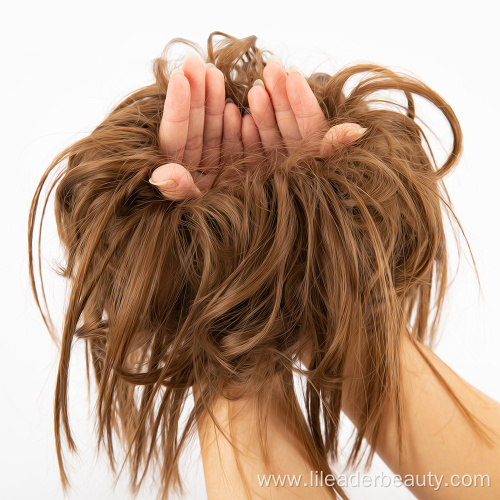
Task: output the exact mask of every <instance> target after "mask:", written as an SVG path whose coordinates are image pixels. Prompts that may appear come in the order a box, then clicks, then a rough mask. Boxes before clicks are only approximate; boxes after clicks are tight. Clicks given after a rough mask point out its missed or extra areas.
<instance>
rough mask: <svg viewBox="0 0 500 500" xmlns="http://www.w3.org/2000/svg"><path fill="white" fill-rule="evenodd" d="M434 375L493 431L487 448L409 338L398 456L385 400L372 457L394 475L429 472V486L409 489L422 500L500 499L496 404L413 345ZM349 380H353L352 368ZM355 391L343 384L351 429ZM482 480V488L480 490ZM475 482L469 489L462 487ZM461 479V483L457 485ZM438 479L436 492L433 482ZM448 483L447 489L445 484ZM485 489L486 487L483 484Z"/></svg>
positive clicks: (499, 411) (391, 407)
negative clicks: (400, 449) (463, 483)
mask: <svg viewBox="0 0 500 500" xmlns="http://www.w3.org/2000/svg"><path fill="white" fill-rule="evenodd" d="M418 345H419V346H420V347H421V349H422V350H423V352H424V353H425V355H426V356H427V357H428V359H429V360H430V361H431V362H432V363H433V365H434V366H435V368H436V369H437V370H438V372H439V373H440V374H441V375H442V376H443V378H444V379H445V380H446V382H447V383H448V384H449V385H450V386H451V388H452V389H454V391H455V392H456V394H457V396H458V397H459V398H460V399H461V400H462V401H463V402H464V404H465V406H466V407H467V408H468V409H469V410H470V411H471V412H472V414H473V415H474V416H475V417H477V418H478V419H479V420H481V421H482V422H483V423H485V424H486V425H487V426H488V427H490V428H491V429H492V430H494V431H496V433H497V437H495V436H492V439H493V443H492V444H491V445H488V444H487V443H486V442H485V441H484V440H482V439H481V437H480V436H479V435H478V434H477V433H476V432H475V431H474V429H473V428H472V427H471V425H470V424H469V422H468V421H467V420H466V418H465V416H464V415H463V414H462V413H461V412H460V410H459V408H458V407H457V406H456V405H455V403H454V402H453V401H452V399H451V397H450V396H449V395H448V393H447V392H446V390H445V389H444V387H443V386H442V385H441V383H440V382H439V381H438V379H437V378H436V376H435V375H434V373H433V372H432V370H431V368H430V367H429V366H428V365H427V363H426V362H425V360H424V359H423V358H422V356H421V355H420V353H419V351H418V349H417V347H415V346H414V345H413V343H412V342H411V340H410V339H409V338H408V337H406V336H405V337H404V338H403V339H402V345H401V354H402V367H401V368H402V369H401V389H402V390H401V392H402V404H403V411H404V414H403V425H404V427H403V429H402V440H403V453H402V456H401V457H400V458H401V460H400V461H399V463H398V460H397V456H398V447H397V434H396V406H395V403H394V401H388V403H387V405H386V408H385V413H384V417H383V420H382V424H381V429H380V437H379V441H378V446H377V449H376V451H377V453H378V454H379V455H380V456H381V458H382V459H383V460H384V461H385V462H386V464H387V465H388V466H389V467H390V468H391V470H392V471H393V472H394V473H395V474H398V475H401V476H403V477H404V476H405V475H406V474H412V475H413V476H416V475H417V474H418V475H419V476H420V477H421V478H422V477H423V475H428V474H429V473H431V474H434V475H435V476H436V477H435V478H433V484H434V486H429V485H428V484H427V486H425V487H414V488H411V489H412V492H413V494H414V495H415V496H416V497H417V498H419V499H422V500H444V499H458V498H474V499H485V500H486V499H497V498H500V438H499V437H498V436H500V404H499V403H497V402H496V401H494V400H493V399H491V398H490V397H488V396H486V395H485V394H483V393H482V392H480V391H479V390H477V389H476V388H474V387H473V386H471V385H470V384H468V383H467V382H466V381H465V380H463V379H462V378H461V377H459V376H458V375H457V374H456V373H455V372H454V371H453V370H452V369H451V368H450V367H449V366H448V365H446V364H445V363H444V362H443V361H442V360H441V359H440V358H439V357H438V356H437V355H436V354H434V353H433V352H432V351H431V350H430V349H429V348H428V347H426V346H425V345H423V344H421V343H419V344H418ZM351 369H352V374H351V375H352V376H353V377H352V378H353V379H354V380H355V379H356V370H355V369H354V368H351ZM357 394H359V387H357V386H356V382H349V383H346V391H345V393H344V398H343V403H342V407H343V410H344V412H345V413H346V414H347V416H348V417H349V418H350V419H351V420H352V422H353V423H354V424H355V425H356V422H357V421H358V416H359V407H358V405H357V404H356V401H357V400H358V396H357ZM476 475H481V476H483V480H482V481H483V482H484V486H483V487H481V484H482V483H481V478H480V477H476V479H474V477H475V476H476ZM469 476H471V477H472V481H476V484H477V486H475V487H474V482H473V483H472V485H471V486H467V484H468V483H469V482H470V481H471V479H470V478H469ZM462 477H464V482H465V485H461V486H454V485H456V484H460V481H461V478H462ZM440 479H441V484H440V486H439V488H438V487H437V483H438V481H439V480H440ZM446 484H448V486H446ZM488 485H489V486H488Z"/></svg>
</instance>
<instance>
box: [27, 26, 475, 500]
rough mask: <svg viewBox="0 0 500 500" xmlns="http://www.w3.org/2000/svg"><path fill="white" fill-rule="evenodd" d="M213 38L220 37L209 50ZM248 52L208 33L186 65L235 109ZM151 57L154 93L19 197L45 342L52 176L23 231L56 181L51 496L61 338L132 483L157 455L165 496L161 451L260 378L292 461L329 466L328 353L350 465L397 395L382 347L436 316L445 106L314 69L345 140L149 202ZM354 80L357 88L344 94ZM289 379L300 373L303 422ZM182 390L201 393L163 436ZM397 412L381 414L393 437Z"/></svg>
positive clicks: (176, 445) (395, 377)
mask: <svg viewBox="0 0 500 500" xmlns="http://www.w3.org/2000/svg"><path fill="white" fill-rule="evenodd" d="M216 36H221V37H222V38H221V40H219V41H218V43H216V44H214V37H216ZM179 41H181V42H185V43H188V44H190V45H192V46H194V45H193V44H191V43H189V42H187V41H185V40H182V39H175V40H172V42H170V44H169V46H170V45H171V44H173V43H175V42H179ZM256 42H257V39H256V37H254V36H250V37H247V38H244V39H236V38H233V37H231V36H229V35H226V34H224V33H220V32H215V33H212V34H211V35H210V37H209V39H208V44H207V49H208V50H207V54H206V57H205V55H204V54H203V57H204V58H205V59H206V62H211V63H213V64H215V65H216V66H217V67H218V68H219V69H220V70H221V71H222V72H223V73H224V75H225V85H226V95H227V96H228V97H230V98H231V99H232V100H233V101H234V102H235V103H236V104H237V105H238V106H239V107H240V109H241V111H242V113H243V112H245V110H246V109H247V108H248V100H247V95H248V91H249V89H250V88H251V86H252V84H253V82H254V81H255V80H256V79H257V78H262V71H263V68H264V67H265V65H266V55H268V54H270V52H268V51H264V50H261V49H259V48H258V47H257V45H256ZM194 47H195V48H196V46H194ZM168 64H169V62H168V61H167V59H166V57H165V56H162V57H160V58H158V59H156V60H155V62H154V74H155V80H156V81H155V83H153V84H152V85H149V86H147V87H144V88H142V89H140V90H138V91H136V92H134V93H132V94H131V95H129V96H127V97H126V98H125V99H123V101H122V102H121V103H120V104H119V105H118V106H116V107H115V108H114V109H113V110H112V111H111V112H110V113H109V116H107V117H106V118H105V120H104V121H103V122H102V123H101V124H100V125H99V126H97V127H96V128H95V130H94V131H93V132H92V133H91V134H90V135H89V136H88V137H85V138H84V139H81V140H79V141H77V142H76V143H75V144H73V145H71V146H70V147H68V148H67V149H65V150H64V151H63V152H62V153H60V154H59V155H58V156H57V157H56V158H55V159H54V161H53V162H52V164H51V165H50V166H49V168H48V170H47V171H46V172H45V174H44V175H43V177H42V179H41V181H40V183H39V185H38V188H37V190H36V193H35V196H34V199H33V202H32V206H31V211H30V217H29V235H28V236H29V252H30V260H29V268H30V278H31V283H32V287H33V291H34V294H35V297H36V301H37V304H38V307H39V309H40V311H41V313H42V315H43V317H44V320H45V322H46V325H47V327H48V328H49V331H50V332H51V334H52V335H53V336H54V338H56V336H55V329H54V327H53V324H52V321H51V319H50V315H49V314H48V311H47V310H46V309H47V307H46V305H47V304H46V301H45V292H44V290H43V282H42V295H43V300H44V302H45V312H44V311H43V310H42V306H41V303H40V300H39V297H38V293H37V287H36V283H35V276H34V274H35V272H34V257H33V246H34V245H33V237H34V229H35V219H36V213H37V207H38V205H39V203H40V199H41V193H42V188H43V186H44V184H45V182H46V180H47V178H48V176H49V174H50V173H51V172H52V170H54V169H55V168H56V167H58V166H62V168H61V171H60V172H59V174H58V175H57V177H56V179H55V180H54V182H53V183H52V184H51V186H50V189H49V191H48V193H47V196H46V199H45V203H44V206H43V212H42V217H41V221H40V233H41V224H42V220H43V214H44V213H45V208H46V206H47V202H48V199H49V196H50V194H51V192H52V191H53V189H55V215H56V220H57V228H58V234H59V237H60V240H61V242H62V244H63V246H64V248H65V250H66V263H65V264H64V265H63V266H62V274H63V276H65V277H66V278H68V280H69V282H70V284H71V288H70V294H69V302H68V305H67V312H66V314H65V319H64V327H63V332H62V340H61V356H60V361H59V370H58V375H57V386H56V392H55V421H54V425H55V439H56V448H57V456H58V461H59V468H60V473H61V479H62V483H63V486H64V491H67V486H68V485H69V481H68V477H67V475H66V472H65V469H64V465H63V462H64V459H63V453H62V437H63V436H64V437H65V438H66V440H67V443H68V445H69V448H70V449H71V450H72V451H75V450H76V446H75V442H74V440H73V438H72V435H71V432H70V426H69V421H68V407H67V397H68V392H67V386H68V371H69V364H70V357H71V352H72V344H73V341H74V339H81V340H84V342H85V346H86V359H87V379H88V382H89V384H90V378H89V360H90V361H91V363H92V365H93V369H94V372H95V376H96V381H97V386H98V399H97V419H98V424H99V425H98V445H99V447H100V446H101V443H102V444H104V445H105V447H106V449H107V453H108V456H109V459H110V464H111V467H112V468H113V471H115V464H114V462H115V456H114V449H113V442H112V441H113V439H112V437H113V435H114V434H116V435H117V436H118V437H119V439H120V440H121V441H122V443H123V444H126V445H127V448H128V453H127V457H126V460H128V461H129V465H130V468H131V471H132V478H131V484H132V490H133V491H134V492H136V491H138V488H139V487H140V486H141V483H142V481H143V478H144V477H145V473H146V471H147V470H148V467H149V465H150V462H151V460H152V459H154V460H157V461H159V462H160V468H161V481H162V488H161V491H160V495H161V498H162V499H165V498H167V494H168V492H169V491H170V488H172V487H179V488H180V489H181V490H182V485H181V481H180V476H179V471H178V460H179V456H180V453H181V451H182V450H183V449H184V447H185V444H186V442H187V440H188V439H189V437H190V436H191V435H192V433H193V430H194V429H196V424H197V422H198V421H199V419H200V418H202V417H204V416H205V415H207V414H208V415H210V413H211V410H210V408H211V405H212V404H213V402H214V401H215V400H216V399H218V398H219V397H221V396H224V397H229V392H230V393H231V396H230V397H235V398H237V397H240V396H241V395H245V396H248V395H251V396H253V397H254V398H255V399H256V400H257V401H258V402H259V405H260V406H259V408H260V409H261V411H262V415H264V414H265V406H266V404H267V402H268V396H269V394H267V393H266V391H267V389H268V387H269V385H268V382H269V381H270V380H271V379H272V380H274V381H276V382H277V383H276V384H275V387H277V388H278V389H277V391H276V394H274V397H277V398H279V399H280V400H281V401H282V404H283V405H284V406H285V407H286V408H287V409H288V418H289V419H291V421H292V422H293V423H294V425H295V427H296V428H297V430H298V433H299V435H300V438H301V440H302V441H303V444H304V446H305V449H306V450H307V453H308V455H309V459H310V462H311V464H312V465H314V466H315V467H316V469H317V470H323V471H325V472H326V473H330V472H331V471H330V469H329V460H332V459H333V460H335V459H336V458H337V445H338V436H339V417H340V411H341V396H342V390H343V385H342V382H343V379H344V377H345V373H344V372H345V361H346V357H347V355H348V351H349V346H351V345H357V343H361V344H363V345H365V346H366V350H367V351H366V355H365V356H363V357H362V358H360V359H362V364H363V366H362V372H363V377H364V387H365V393H364V395H363V399H362V400H363V411H362V412H361V416H360V422H359V425H358V428H357V435H356V440H355V443H354V446H353V448H352V451H351V455H350V459H349V462H350V463H351V464H354V463H355V462H356V460H358V459H360V457H361V455H362V453H361V451H362V440H363V438H366V439H367V441H368V442H369V443H370V445H371V446H370V454H369V457H368V461H371V458H372V456H373V452H374V450H375V447H376V444H377V436H378V430H379V424H380V419H381V412H382V408H383V403H384V401H386V400H387V399H388V398H393V399H394V401H397V402H399V341H400V339H401V336H402V335H409V336H410V337H411V338H413V339H418V340H420V341H423V342H427V343H428V344H429V345H430V344H432V340H433V338H434V336H435V333H436V330H437V325H438V321H439V318H440V313H441V310H442V305H443V299H444V296H445V291H446V288H447V282H448V276H447V247H446V241H445V233H444V227H443V215H442V207H445V208H446V209H447V210H448V211H449V212H450V213H451V214H453V210H452V208H451V204H450V200H449V197H448V194H447V192H446V189H445V187H444V184H443V183H442V178H443V177H444V176H445V175H446V174H447V173H449V172H450V171H451V170H452V168H453V167H454V166H455V165H456V164H457V162H458V161H459V158H460V154H461V151H462V132H461V128H460V124H459V121H458V119H457V117H456V116H455V113H454V112H453V110H452V108H451V107H450V106H449V105H448V104H447V102H446V101H445V100H444V99H443V98H442V97H440V96H439V95H438V94H437V93H436V92H435V91H433V90H432V89H430V88H429V87H428V86H426V85H425V84H424V83H422V82H421V81H419V80H418V79H416V78H414V77H412V76H409V75H406V74H402V73H399V72H395V71H391V70H390V69H388V68H386V67H382V66H379V65H374V64H359V65H355V66H351V67H345V68H343V69H342V70H340V71H339V72H338V73H336V74H335V75H333V76H330V75H327V74H324V73H316V74H313V75H311V76H310V77H309V78H308V82H309V85H310V86H311V88H312V90H313V92H314V94H315V95H316V96H317V98H318V101H319V103H320V105H321V108H322V110H323V111H324V113H325V116H326V118H327V121H328V126H329V127H330V126H333V125H335V124H339V123H344V122H355V123H358V124H359V125H361V126H363V127H366V128H367V129H368V130H367V132H366V133H365V134H364V136H363V137H361V138H360V139H359V140H358V141H356V142H355V143H354V144H350V145H346V146H344V147H343V148H341V149H339V150H338V151H337V152H336V153H335V154H334V155H333V156H331V157H329V158H321V157H319V156H318V155H317V151H318V148H319V141H320V139H321V137H322V135H323V134H324V132H325V131H322V133H318V134H317V135H316V134H312V135H311V137H309V138H306V139H305V140H304V141H303V142H302V144H301V145H300V146H299V147H298V148H297V149H296V150H295V151H294V152H293V153H292V154H290V155H289V156H283V155H280V154H278V155H276V157H275V158H274V159H272V160H271V159H269V158H266V159H262V160H261V161H260V163H258V164H257V165H255V166H253V167H252V168H244V167H243V162H244V159H241V161H239V160H238V161H234V160H231V161H230V160H223V161H222V163H221V166H220V169H219V170H218V176H217V178H216V180H215V183H214V185H213V187H211V189H209V190H208V191H207V192H205V193H203V194H202V195H201V196H199V197H197V198H192V199H187V200H184V201H166V200H165V199H164V198H163V197H162V195H161V193H160V192H159V191H158V190H157V189H156V188H155V187H154V186H152V185H151V184H150V183H149V182H148V179H149V177H150V175H151V173H152V171H153V170H154V169H155V168H156V167H158V166H160V165H162V164H165V163H166V162H168V161H169V160H170V159H169V158H166V157H164V156H162V154H161V153H160V149H159V144H158V130H159V126H160V121H161V117H162V112H163V105H164V100H165V95H166V90H167V86H168V82H169V74H170V71H171V70H172V69H173V68H172V67H170V68H169V67H168ZM355 76H356V77H362V78H359V82H358V83H356V85H355V86H354V87H353V89H352V90H351V92H350V93H348V94H347V93H346V92H345V86H346V83H347V82H348V80H350V78H351V77H355ZM378 91H400V92H401V95H403V96H404V98H405V101H406V102H405V104H400V103H399V104H398V103H396V101H392V102H391V101H388V100H387V99H386V98H384V99H382V98H381V97H380V96H377V95H376V93H377V92H378ZM414 95H417V96H421V97H422V98H424V99H425V100H427V101H429V102H430V103H432V104H434V105H435V106H436V107H437V108H438V109H439V110H440V111H441V112H442V113H443V115H444V116H445V118H446V119H447V121H448V123H449V125H450V127H451V133H452V135H453V144H452V147H451V152H450V153H449V155H448V157H447V159H446V161H445V162H444V164H442V165H441V166H438V165H437V164H436V160H435V158H434V154H433V153H432V149H431V147H430V144H429V143H428V141H427V137H426V134H425V133H424V130H423V128H422V127H421V126H420V125H419V124H418V123H417V116H416V109H415V100H414ZM425 145H427V147H428V149H429V152H426V147H425ZM453 217H454V214H453ZM455 220H456V218H455ZM457 222H458V221H457ZM40 237H41V234H40V235H39V238H40ZM39 241H40V240H39ZM38 263H39V265H40V254H39V255H38ZM40 279H41V270H40ZM306 351H307V352H309V359H310V363H309V366H307V367H304V366H303V365H300V363H299V360H300V359H301V358H302V357H303V355H304V353H305V352H306ZM294 373H300V374H301V375H302V376H303V377H305V380H306V393H305V408H306V415H305V416H304V414H303V412H302V410H301V407H300V404H299V399H298V396H297V391H296V390H295V389H294V384H293V375H294ZM442 383H443V384H445V385H446V383H445V382H444V380H442ZM193 386H196V387H197V388H199V391H200V397H199V398H198V399H197V400H196V402H195V405H194V408H193V410H192V411H191V413H190V414H189V418H188V420H187V423H186V425H185V426H181V422H180V416H181V410H182V408H183V405H184V402H185V401H186V398H187V397H188V395H189V394H190V389H191V388H192V387H193ZM229 388H230V389H231V391H229ZM448 391H449V392H450V395H451V396H452V397H454V400H455V401H456V403H457V405H458V406H459V407H460V409H461V411H462V412H463V413H464V415H465V416H466V417H467V418H468V420H469V421H470V422H471V424H472V425H474V426H476V428H478V429H479V426H478V425H477V423H476V422H475V420H474V417H473V416H472V415H471V414H470V413H469V412H468V410H467V408H465V407H464V406H463V405H462V403H461V402H460V401H459V400H458V399H457V398H456V397H455V396H454V394H453V391H452V390H451V389H450V388H449V387H448ZM403 420H404V419H402V417H401V409H400V410H399V411H398V423H399V426H401V425H402V424H403V423H404V422H403ZM261 424H262V425H263V426H264V425H265V419H264V418H262V422H261ZM399 426H398V428H399ZM181 427H183V428H181ZM181 430H182V433H181ZM262 435H265V434H264V433H262ZM158 437H160V439H158ZM263 446H265V443H263ZM141 468H142V470H143V473H142V477H141V479H140V480H139V481H138V477H139V475H140V471H141ZM335 490H336V491H337V493H338V494H339V495H341V496H343V497H345V496H344V493H343V492H342V491H341V489H340V487H339V486H338V485H336V486H335Z"/></svg>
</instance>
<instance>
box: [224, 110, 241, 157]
mask: <svg viewBox="0 0 500 500" xmlns="http://www.w3.org/2000/svg"><path fill="white" fill-rule="evenodd" d="M242 153H243V142H242V140H241V114H240V110H239V109H238V106H236V104H234V103H233V102H228V103H226V105H225V108H224V130H223V133H222V156H223V157H224V158H225V159H227V158H231V157H234V160H236V159H237V158H238V157H239V156H240V155H241V154H242Z"/></svg>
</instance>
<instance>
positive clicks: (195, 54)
mask: <svg viewBox="0 0 500 500" xmlns="http://www.w3.org/2000/svg"><path fill="white" fill-rule="evenodd" d="M192 57H198V52H196V51H195V50H193V49H189V50H188V51H187V52H186V55H185V56H184V61H187V60H188V59H191V58H192Z"/></svg>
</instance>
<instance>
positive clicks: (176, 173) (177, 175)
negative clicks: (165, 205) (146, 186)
mask: <svg viewBox="0 0 500 500" xmlns="http://www.w3.org/2000/svg"><path fill="white" fill-rule="evenodd" d="M149 182H150V184H152V185H153V186H155V187H156V188H158V190H159V191H160V192H161V194H162V195H163V197H164V198H166V199H168V200H174V201H179V200H183V199H186V198H189V197H193V196H197V195H198V194H200V193H201V191H200V190H199V189H198V187H197V186H196V184H195V183H194V180H193V177H192V176H191V174H190V172H189V171H188V170H187V169H186V168H185V167H183V166H182V165H180V164H178V163H167V164H166V165H162V166H160V167H158V168H157V169H155V170H154V171H153V173H152V174H151V178H150V179H149Z"/></svg>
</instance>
